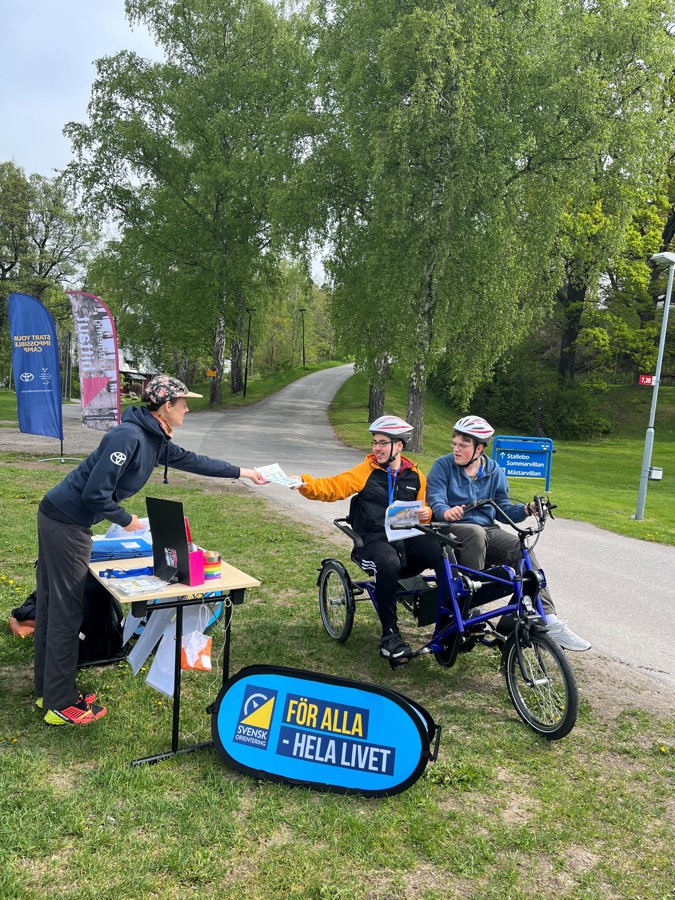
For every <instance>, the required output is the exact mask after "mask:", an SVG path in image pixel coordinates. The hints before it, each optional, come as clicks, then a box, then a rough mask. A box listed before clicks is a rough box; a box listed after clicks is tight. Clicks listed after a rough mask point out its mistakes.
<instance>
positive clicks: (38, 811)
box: [0, 455, 675, 900]
mask: <svg viewBox="0 0 675 900" xmlns="http://www.w3.org/2000/svg"><path fill="white" fill-rule="evenodd" d="M63 472H64V470H63V466H60V465H52V466H49V465H47V464H45V463H26V462H23V463H20V462H17V461H15V460H14V459H13V458H11V457H9V456H6V455H0V502H2V509H3V516H2V521H1V522H0V614H1V615H2V617H3V618H5V619H6V616H7V614H8V611H9V609H10V608H11V607H12V606H14V605H17V604H18V603H19V601H20V600H22V599H23V597H24V596H25V595H26V594H27V593H28V592H29V590H30V589H31V588H32V587H33V569H32V561H33V559H34V558H35V555H36V549H37V548H36V535H35V510H36V506H37V503H38V502H39V499H40V498H41V496H42V495H43V493H44V491H45V490H46V489H47V488H48V487H49V486H51V485H52V484H54V483H56V482H57V481H58V480H59V479H60V478H62V477H63ZM144 493H147V494H150V495H161V496H165V497H170V498H176V499H180V500H182V501H183V502H184V504H185V507H186V510H187V512H188V513H189V515H190V520H191V524H192V530H193V534H194V536H195V538H196V539H197V540H198V541H200V542H201V543H204V544H206V545H207V546H209V547H212V548H214V549H221V550H222V551H223V552H224V553H225V556H226V558H227V559H228V560H229V561H230V562H232V563H233V564H234V565H236V566H238V567H239V568H241V569H243V570H244V571H247V572H249V573H250V574H252V575H254V576H255V577H257V578H259V579H260V581H261V587H260V588H258V589H255V590H250V591H248V592H247V600H246V603H245V604H244V605H243V606H242V607H238V608H236V609H235V612H234V619H233V632H232V640H233V643H232V665H231V671H232V672H235V671H237V670H238V669H239V668H241V667H242V666H244V665H250V664H254V663H260V664H263V663H276V664H281V665H289V666H297V667H301V668H305V669H309V670H316V671H321V672H326V673H332V674H336V675H341V676H347V677H351V678H357V679H363V680H365V681H369V682H374V683H378V684H384V685H388V686H391V687H394V688H397V689H399V690H401V691H402V692H403V693H405V694H407V695H409V696H411V697H413V698H415V699H417V700H419V701H420V702H422V703H423V704H424V705H425V706H426V707H427V708H428V709H429V711H430V712H431V714H432V715H433V716H434V717H435V719H436V720H437V721H438V722H440V723H442V725H443V729H444V730H443V737H442V741H441V748H440V755H439V758H438V760H437V761H436V762H435V763H433V764H430V765H429V767H428V769H427V773H426V775H425V776H424V777H423V778H422V779H421V780H420V781H419V782H417V784H415V785H414V786H413V787H412V788H411V789H410V790H408V791H407V792H405V793H404V794H401V795H399V796H398V797H393V798H388V799H385V800H363V799H359V798H355V797H340V796H333V795H326V794H316V793H312V792H310V791H306V790H302V789H298V788H295V789H294V788H289V787H284V786H280V785H273V784H267V783H263V782H258V781H256V780H254V779H252V778H247V777H244V776H242V775H239V774H238V773H236V772H234V771H232V770H230V769H228V768H227V767H226V766H225V764H224V763H223V762H222V761H221V760H220V758H219V757H218V756H217V755H216V754H215V753H214V752H213V751H203V752H200V753H195V754H189V755H186V756H183V757H177V758H175V759H173V760H168V761H165V762H162V763H159V764H158V765H156V766H152V767H141V768H132V767H131V766H130V765H129V761H130V760H131V759H134V758H136V757H140V756H144V755H147V754H151V753H153V752H157V751H160V750H164V749H167V748H168V746H169V742H170V730H171V712H170V703H169V702H168V701H167V700H166V698H163V697H162V696H161V695H160V694H158V693H156V692H155V691H153V690H152V689H150V688H149V687H148V686H146V684H145V682H144V679H143V675H142V674H141V675H140V676H139V677H136V678H135V677H133V676H132V674H131V671H130V669H129V667H128V665H127V664H126V663H121V664H117V665H114V666H109V667H104V668H98V669H94V670H91V669H90V670H85V671H84V672H82V673H81V684H82V685H83V686H85V687H86V688H93V689H95V690H96V691H97V692H98V693H99V696H100V697H101V700H102V701H103V702H104V703H106V704H107V705H108V707H109V713H108V715H107V717H106V718H105V719H104V720H103V721H101V722H99V723H96V724H95V725H93V726H91V727H90V728H82V729H79V730H75V729H67V728H62V729H49V728H47V727H45V726H44V725H43V724H42V723H41V718H40V714H39V713H38V712H37V710H36V709H35V707H34V706H33V699H32V690H31V666H32V644H31V641H30V639H26V640H19V639H17V638H13V637H12V636H11V635H9V633H8V632H7V631H6V629H3V630H2V631H0V659H1V665H0V677H1V680H2V683H1V684H0V788H1V789H0V862H1V865H0V896H1V897H2V898H3V900H11V898H40V900H42V898H44V897H47V896H58V897H67V898H77V900H80V898H82V900H84V898H92V900H93V898H96V900H101V898H104V900H113V898H114V900H117V898H120V900H134V898H143V900H145V898H148V897H159V898H176V900H182V898H185V897H193V896H194V897H200V898H205V900H210V898H224V900H228V898H237V900H239V898H242V897H245V898H247V900H248V898H252V900H258V898H260V900H276V898H279V900H286V898H298V900H300V898H302V900H305V898H316V900H326V898H330V900H344V898H348V900H367V898H368V900H372V898H393V897H398V896H401V897H419V898H424V900H441V898H443V900H453V898H468V897H475V898H481V900H483V898H486V900H518V898H544V900H547V898H593V900H605V898H607V897H613V898H626V900H629V898H630V900H637V898H642V900H665V898H667V897H671V896H672V858H671V851H672V846H673V837H674V835H673V807H672V785H673V777H674V775H675V765H674V764H675V721H674V720H673V719H672V717H671V718H669V717H666V716H657V715H652V714H649V713H648V712H646V711H644V710H642V709H640V708H639V706H638V705H636V703H635V697H634V696H632V695H631V694H630V692H622V691H621V690H619V689H617V690H616V691H615V694H616V696H615V697H614V699H613V703H614V707H613V710H612V711H611V712H608V711H607V709H606V708H605V706H604V704H602V703H601V702H600V701H598V700H596V699H595V693H596V691H595V689H596V687H599V686H598V685H596V684H595V683H594V678H595V670H594V668H593V662H592V658H590V659H587V658H586V656H589V657H591V656H592V655H590V654H589V655H582V656H581V657H579V655H578V654H577V655H575V658H574V660H573V664H574V667H575V670H576V672H577V677H578V679H579V681H580V688H581V694H582V706H581V714H580V719H579V722H578V724H577V727H576V728H575V729H574V730H573V731H572V733H571V734H570V735H569V736H568V737H567V738H566V739H565V740H563V741H560V742H558V743H554V744H549V743H547V742H545V741H543V740H541V739H539V738H537V737H536V736H535V735H534V734H533V733H532V732H530V731H529V730H528V729H527V728H526V727H525V726H524V725H522V724H521V723H520V720H519V719H518V718H517V716H516V714H515V712H514V710H513V708H512V707H511V705H510V703H509V701H508V699H507V696H506V691H505V688H504V684H503V682H502V679H501V676H500V675H499V672H498V658H497V656H496V655H493V654H492V653H491V652H490V651H487V650H482V651H476V652H474V653H471V654H467V655H465V656H461V657H460V658H459V660H458V663H457V665H456V666H455V667H454V668H453V669H451V670H444V669H442V668H440V667H439V666H437V665H436V664H435V663H434V662H433V660H432V659H424V660H420V661H419V662H418V663H416V664H414V665H411V666H410V667H409V668H407V669H403V670H397V671H395V672H392V671H391V670H390V669H389V667H388V665H387V664H386V662H385V661H384V660H381V659H380V658H379V657H378V655H377V652H376V643H377V635H378V629H377V624H376V617H375V614H374V612H373V610H372V609H371V608H369V607H368V606H367V605H365V604H362V605H359V608H358V610H357V617H356V623H355V626H354V632H353V634H352V636H351V638H350V639H349V641H348V642H347V643H346V644H345V645H343V646H339V645H337V644H335V643H334V642H332V641H331V640H330V639H329V638H328V637H327V636H326V635H325V633H324V632H323V629H322V627H321V623H320V617H319V614H318V608H317V603H316V594H317V588H316V569H317V566H318V565H319V562H320V560H321V559H322V558H323V557H325V556H327V555H338V556H340V557H341V558H345V556H346V551H345V545H344V543H338V542H336V540H334V539H333V538H326V537H324V536H321V535H317V534H315V533H314V532H313V531H312V530H311V529H310V528H309V527H305V526H302V525H294V524H292V523H291V522H289V521H287V520H286V519H284V518H281V517H279V515H278V513H276V512H274V511H272V510H271V508H270V507H268V506H267V505H266V504H265V503H264V501H263V500H262V499H261V498H260V497H259V496H258V497H257V496H251V495H250V494H248V493H245V492H244V491H242V490H241V489H240V488H237V487H232V486H230V485H229V484H228V483H221V482H215V481H207V480H199V481H197V480H191V479H188V478H187V477H182V476H180V475H179V474H177V473H175V474H174V475H173V476H172V479H171V484H170V485H169V487H168V488H165V487H163V486H162V485H161V475H160V474H158V475H157V476H156V477H155V478H154V479H153V483H152V484H150V485H149V486H148V487H147V489H146V491H145V492H144ZM260 493H262V492H260ZM129 508H130V509H131V510H133V511H134V512H137V513H139V514H141V513H142V512H143V509H144V503H143V494H141V495H139V496H138V497H137V498H136V499H134V500H133V501H131V502H130V503H129ZM10 581H14V582H15V583H14V584H11V583H10ZM402 624H404V630H406V632H407V635H408V636H409V637H411V638H412V639H413V640H416V638H417V635H415V634H414V630H413V629H412V627H410V623H402ZM406 625H407V626H408V627H407V628H406V627H405V626H406ZM221 647H222V638H221V637H218V638H217V639H216V642H215V648H214V659H215V660H218V659H219V652H220V649H221ZM217 677H218V676H217V673H212V674H211V675H208V674H202V673H189V674H188V675H187V677H186V678H185V683H184V684H185V686H184V695H183V706H182V709H183V717H182V720H181V728H182V732H183V734H184V736H185V738H186V739H188V740H194V739H197V740H203V739H207V738H208V733H209V719H208V717H207V716H206V715H205V713H204V709H205V707H206V706H207V704H208V703H209V702H211V701H212V700H213V699H214V697H215V693H216V690H217ZM610 687H611V686H610ZM622 698H624V699H623V700H622Z"/></svg>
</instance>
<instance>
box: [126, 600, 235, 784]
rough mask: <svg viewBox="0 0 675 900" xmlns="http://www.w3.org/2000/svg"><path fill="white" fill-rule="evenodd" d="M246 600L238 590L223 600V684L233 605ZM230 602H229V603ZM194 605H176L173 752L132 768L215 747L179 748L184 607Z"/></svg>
mask: <svg viewBox="0 0 675 900" xmlns="http://www.w3.org/2000/svg"><path fill="white" fill-rule="evenodd" d="M243 599H244V591H243V589H241V590H236V591H232V592H231V596H230V598H227V597H224V598H223V605H224V606H225V620H224V628H225V647H224V650H223V684H225V682H226V681H227V680H228V678H229V677H230V674H229V673H230V642H231V637H230V624H231V622H232V605H233V604H234V603H238V604H239V603H242V602H243ZM228 601H229V602H228ZM185 605H194V603H193V602H190V603H189V604H188V603H182V604H177V605H176V655H175V657H174V680H173V724H172V730H171V750H168V751H167V752H166V753H158V754H156V755H155V756H144V757H143V758H142V759H135V760H133V762H132V763H131V765H132V766H142V765H149V764H151V763H156V762H160V761H161V760H163V759H171V757H172V756H177V755H178V754H179V753H194V751H195V750H205V749H206V748H207V747H213V741H204V742H203V743H201V744H191V745H190V746H189V747H181V748H179V747H178V737H179V730H180V689H181V648H182V643H183V606H185Z"/></svg>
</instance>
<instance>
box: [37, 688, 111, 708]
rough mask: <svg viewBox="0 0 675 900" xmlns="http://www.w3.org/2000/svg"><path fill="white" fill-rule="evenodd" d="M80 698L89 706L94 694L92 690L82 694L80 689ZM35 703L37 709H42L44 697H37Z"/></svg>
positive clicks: (94, 698)
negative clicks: (89, 692)
mask: <svg viewBox="0 0 675 900" xmlns="http://www.w3.org/2000/svg"><path fill="white" fill-rule="evenodd" d="M80 700H84V702H85V703H88V704H89V705H90V706H91V704H92V703H95V702H96V694H95V693H93V692H92V693H91V694H83V693H82V691H80ZM35 705H36V706H37V708H38V709H43V708H44V705H45V702H44V697H38V698H37V699H36V701H35Z"/></svg>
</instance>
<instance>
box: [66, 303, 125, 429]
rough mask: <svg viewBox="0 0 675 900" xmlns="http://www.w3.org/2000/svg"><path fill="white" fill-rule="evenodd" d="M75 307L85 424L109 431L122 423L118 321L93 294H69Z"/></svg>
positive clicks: (83, 421) (74, 317)
mask: <svg viewBox="0 0 675 900" xmlns="http://www.w3.org/2000/svg"><path fill="white" fill-rule="evenodd" d="M68 296H69V297H70V303H71V306H72V308H73V321H74V325H75V334H76V336H77V353H78V361H79V369H80V392H81V395H82V424H83V425H84V426H86V427H87V428H97V429H98V430H99V431H108V430H109V429H110V428H114V426H115V425H117V424H118V423H119V420H120V395H119V381H120V375H119V362H118V355H117V331H116V329H115V320H114V319H113V317H112V315H111V314H110V310H109V309H108V307H107V306H106V305H105V303H103V301H102V300H100V299H99V298H98V297H95V296H94V295H93V294H86V293H84V292H83V291H68Z"/></svg>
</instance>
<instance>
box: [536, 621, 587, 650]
mask: <svg viewBox="0 0 675 900" xmlns="http://www.w3.org/2000/svg"><path fill="white" fill-rule="evenodd" d="M546 631H547V632H548V635H549V637H552V638H553V640H554V641H555V642H556V644H558V646H560V647H562V648H563V650H579V651H582V650H590V649H591V645H590V644H589V642H588V641H585V640H584V639H583V638H581V637H579V635H578V634H575V633H574V632H573V631H572V629H571V628H570V627H569V625H567V624H566V623H565V622H561V621H560V619H558V621H557V622H552V623H551V624H550V625H547V626H546Z"/></svg>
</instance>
